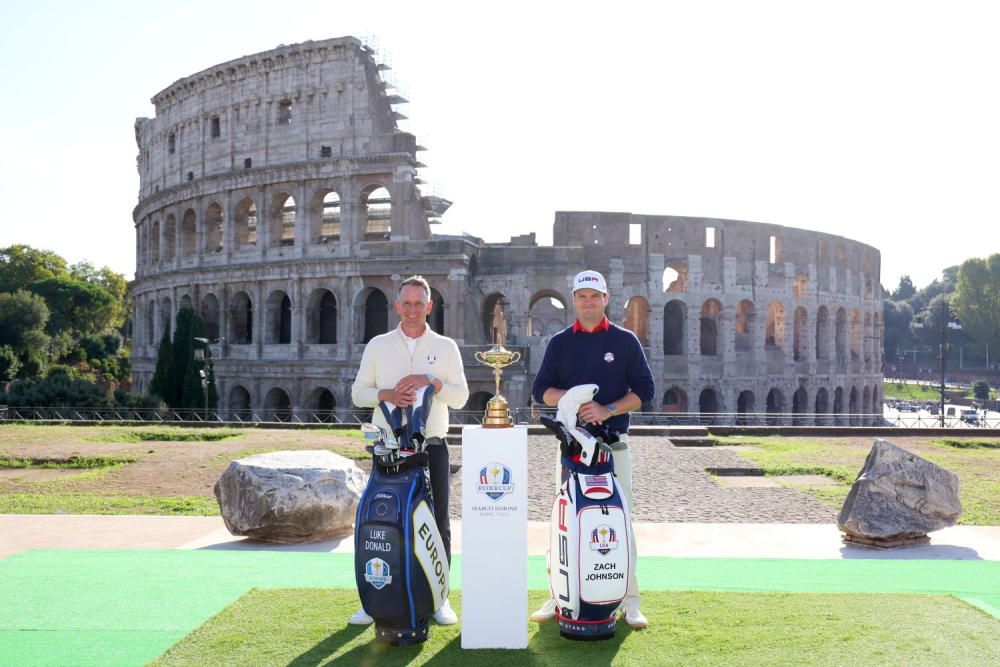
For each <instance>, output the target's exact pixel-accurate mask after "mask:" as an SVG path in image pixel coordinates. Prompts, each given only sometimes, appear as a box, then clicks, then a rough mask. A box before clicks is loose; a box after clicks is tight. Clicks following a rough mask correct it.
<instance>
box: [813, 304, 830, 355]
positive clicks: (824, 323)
mask: <svg viewBox="0 0 1000 667" xmlns="http://www.w3.org/2000/svg"><path fill="white" fill-rule="evenodd" d="M832 335H833V332H832V326H831V323H830V311H829V309H827V307H826V306H820V307H819V310H817V311H816V358H817V359H829V358H830V338H831V336H832Z"/></svg>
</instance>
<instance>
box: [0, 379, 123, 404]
mask: <svg viewBox="0 0 1000 667" xmlns="http://www.w3.org/2000/svg"><path fill="white" fill-rule="evenodd" d="M5 401H6V403H7V405H10V406H14V407H20V408H110V407H113V406H114V404H115V399H114V396H113V395H112V394H111V392H110V391H108V390H107V389H105V388H103V387H99V386H97V385H96V384H94V383H93V382H90V381H89V380H85V379H82V378H73V377H70V376H69V375H64V374H61V373H60V374H57V375H56V376H55V377H45V378H29V379H25V380H14V382H12V383H11V385H10V390H9V391H8V392H7V396H6V399H5Z"/></svg>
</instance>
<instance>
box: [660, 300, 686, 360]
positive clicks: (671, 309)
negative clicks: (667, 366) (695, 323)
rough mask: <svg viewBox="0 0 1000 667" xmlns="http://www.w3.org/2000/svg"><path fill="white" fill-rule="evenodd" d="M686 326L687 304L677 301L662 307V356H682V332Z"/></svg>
mask: <svg viewBox="0 0 1000 667" xmlns="http://www.w3.org/2000/svg"><path fill="white" fill-rule="evenodd" d="M686 324H687V304H685V303H684V302H683V301H680V300H679V299H673V300H671V301H668V302H667V303H666V304H665V305H664V306H663V354H665V355H677V354H684V348H685V345H684V332H685V329H686V328H687V327H686Z"/></svg>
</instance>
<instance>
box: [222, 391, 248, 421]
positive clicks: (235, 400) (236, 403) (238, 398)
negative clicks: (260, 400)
mask: <svg viewBox="0 0 1000 667" xmlns="http://www.w3.org/2000/svg"><path fill="white" fill-rule="evenodd" d="M226 404H227V406H228V407H229V417H230V419H237V420H239V421H244V422H245V421H250V419H252V416H253V400H252V398H251V396H250V390H249V389H247V388H246V387H244V386H243V385H241V384H237V385H235V386H234V387H233V388H232V389H230V390H229V400H228V401H227V402H226Z"/></svg>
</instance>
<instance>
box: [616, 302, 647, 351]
mask: <svg viewBox="0 0 1000 667" xmlns="http://www.w3.org/2000/svg"><path fill="white" fill-rule="evenodd" d="M622 324H623V325H624V326H625V328H626V329H628V330H629V331H631V332H632V333H634V334H635V337H636V338H638V339H639V344H640V345H642V346H643V347H648V346H649V302H648V301H646V299H644V298H643V297H641V296H634V297H632V298H631V299H629V300H628V301H627V302H626V303H625V321H624V322H623V323H622Z"/></svg>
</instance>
